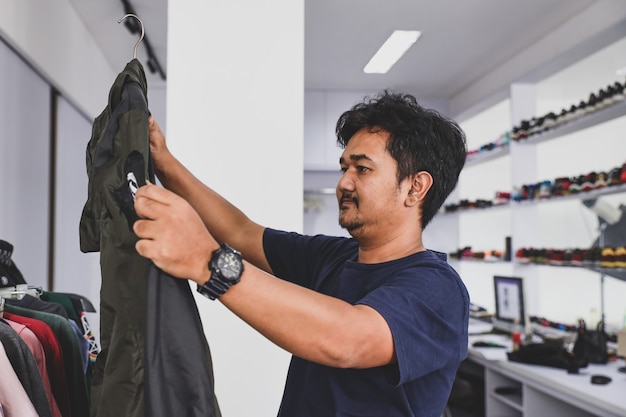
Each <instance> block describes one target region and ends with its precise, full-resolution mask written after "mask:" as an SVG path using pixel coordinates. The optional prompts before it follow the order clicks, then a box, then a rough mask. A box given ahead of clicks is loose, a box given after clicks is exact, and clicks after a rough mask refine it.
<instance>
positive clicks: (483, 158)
mask: <svg viewBox="0 0 626 417" xmlns="http://www.w3.org/2000/svg"><path fill="white" fill-rule="evenodd" d="M510 153H511V146H510V145H509V144H507V145H505V146H502V147H501V148H495V149H492V150H490V151H484V152H479V153H477V154H473V155H468V156H467V158H465V166H466V167H470V166H473V165H478V164H482V163H485V162H488V161H491V160H494V159H497V158H501V157H503V156H506V155H509V154H510Z"/></svg>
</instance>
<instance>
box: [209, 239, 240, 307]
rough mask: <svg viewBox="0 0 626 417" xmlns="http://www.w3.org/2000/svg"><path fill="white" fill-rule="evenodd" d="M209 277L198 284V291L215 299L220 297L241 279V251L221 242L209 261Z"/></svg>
mask: <svg viewBox="0 0 626 417" xmlns="http://www.w3.org/2000/svg"><path fill="white" fill-rule="evenodd" d="M209 270H210V271H211V278H210V279H209V280H208V281H207V282H205V283H204V285H198V292H199V293H200V294H202V295H204V296H205V297H208V298H210V299H211V300H215V299H216V298H220V296H221V295H222V294H224V293H225V292H226V291H228V289H229V288H230V287H232V286H233V285H235V284H236V283H238V282H239V280H240V279H241V274H242V273H243V258H242V256H241V253H240V252H238V251H236V250H235V249H233V248H231V247H230V246H228V244H226V243H222V244H221V245H220V247H219V249H216V250H215V251H214V252H213V256H212V257H211V262H209Z"/></svg>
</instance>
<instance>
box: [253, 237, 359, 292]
mask: <svg viewBox="0 0 626 417" xmlns="http://www.w3.org/2000/svg"><path fill="white" fill-rule="evenodd" d="M347 245H354V243H353V241H352V239H347V238H342V237H333V236H324V235H315V236H307V235H301V234H299V233H295V232H284V231H280V230H275V229H271V228H267V229H265V232H264V233H263V249H264V251H265V257H266V259H267V262H268V263H269V265H270V267H271V268H272V272H273V273H274V275H275V276H276V277H278V278H281V279H284V280H286V281H291V282H293V283H295V284H298V285H301V286H304V287H307V288H315V283H316V282H317V281H318V279H319V277H320V276H321V275H323V272H322V271H323V270H324V269H325V268H328V267H329V266H328V263H327V261H326V260H327V259H329V258H330V257H329V254H333V253H337V252H341V251H342V247H345V246H347ZM333 262H342V259H341V258H334V259H333Z"/></svg>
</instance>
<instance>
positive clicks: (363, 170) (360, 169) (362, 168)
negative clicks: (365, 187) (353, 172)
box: [357, 165, 369, 172]
mask: <svg viewBox="0 0 626 417" xmlns="http://www.w3.org/2000/svg"><path fill="white" fill-rule="evenodd" d="M357 169H358V170H359V172H365V171H369V168H368V167H364V166H362V165H359V166H358V167H357Z"/></svg>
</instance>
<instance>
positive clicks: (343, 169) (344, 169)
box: [339, 167, 348, 174]
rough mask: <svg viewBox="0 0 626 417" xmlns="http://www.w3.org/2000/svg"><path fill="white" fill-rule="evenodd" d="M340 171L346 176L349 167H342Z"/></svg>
mask: <svg viewBox="0 0 626 417" xmlns="http://www.w3.org/2000/svg"><path fill="white" fill-rule="evenodd" d="M339 170H340V171H341V172H343V173H344V174H345V172H346V171H347V170H348V168H347V167H341V168H339Z"/></svg>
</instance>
